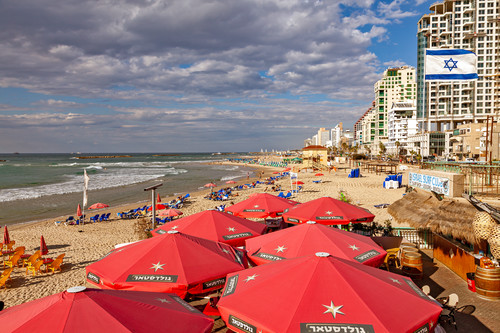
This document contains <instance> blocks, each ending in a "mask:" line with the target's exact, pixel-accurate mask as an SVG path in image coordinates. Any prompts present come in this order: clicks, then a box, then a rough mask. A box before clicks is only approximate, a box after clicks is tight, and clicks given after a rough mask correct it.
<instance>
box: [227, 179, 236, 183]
mask: <svg viewBox="0 0 500 333" xmlns="http://www.w3.org/2000/svg"><path fill="white" fill-rule="evenodd" d="M226 184H236V182H235V181H234V180H228V181H227V182H226Z"/></svg>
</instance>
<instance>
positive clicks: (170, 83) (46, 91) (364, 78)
mask: <svg viewBox="0 0 500 333" xmlns="http://www.w3.org/2000/svg"><path fill="white" fill-rule="evenodd" d="M434 2H435V0H431V1H425V0H393V1H391V0H386V1H375V0H330V1H327V0H323V1H321V0H237V1H235V0H168V1H167V0H99V1H95V0H92V1H90V0H64V1H59V0H15V1H12V0H0V153H13V152H20V153H30V152H33V153H59V152H61V153H63V152H66V153H69V152H89V153H94V152H95V153H98V152H246V151H260V150H261V149H267V150H268V151H271V150H273V149H275V150H286V149H300V148H302V146H303V141H304V139H306V138H308V137H312V136H313V135H314V134H315V133H316V132H317V130H318V129H319V128H320V127H325V128H332V127H334V126H336V125H337V124H338V123H339V122H342V123H343V125H344V129H346V128H347V129H349V128H350V129H352V126H353V124H354V123H355V122H356V121H357V120H358V119H359V118H360V117H361V116H362V115H363V114H364V112H365V111H366V110H367V109H368V108H369V107H370V105H371V102H372V100H373V99H374V93H373V84H374V83H375V82H376V81H377V80H379V79H380V78H381V77H382V74H383V72H384V70H385V69H387V68H389V67H397V66H403V65H409V66H413V67H416V65H417V60H416V59H417V54H416V53H417V51H416V49H417V42H416V33H417V22H418V20H419V19H420V18H421V17H422V15H424V14H428V13H429V6H430V5H431V4H432V3H434Z"/></svg>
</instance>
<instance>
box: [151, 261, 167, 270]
mask: <svg viewBox="0 0 500 333" xmlns="http://www.w3.org/2000/svg"><path fill="white" fill-rule="evenodd" d="M151 265H153V266H152V267H149V269H154V270H155V272H156V271H157V270H159V269H161V270H163V266H165V264H160V262H159V261H158V263H157V264H151Z"/></svg>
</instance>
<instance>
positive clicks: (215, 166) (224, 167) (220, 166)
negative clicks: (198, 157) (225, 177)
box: [212, 165, 240, 171]
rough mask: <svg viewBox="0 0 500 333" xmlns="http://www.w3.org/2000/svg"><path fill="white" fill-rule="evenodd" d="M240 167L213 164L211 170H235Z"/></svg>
mask: <svg viewBox="0 0 500 333" xmlns="http://www.w3.org/2000/svg"><path fill="white" fill-rule="evenodd" d="M239 168H240V167H239V166H238V165H213V166H212V169H213V170H224V171H236V170H238V169H239Z"/></svg>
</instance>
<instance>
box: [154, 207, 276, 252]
mask: <svg viewBox="0 0 500 333" xmlns="http://www.w3.org/2000/svg"><path fill="white" fill-rule="evenodd" d="M169 230H177V231H179V232H182V233H183V234H186V235H191V236H196V237H200V238H205V239H210V240H213V241H217V242H221V243H225V244H229V245H231V246H243V245H245V239H249V238H252V237H256V236H259V235H261V234H262V233H263V232H264V231H265V230H266V225H265V224H262V223H258V222H254V221H250V220H247V219H244V218H241V217H237V216H232V215H229V214H227V213H224V212H219V211H216V210H206V211H203V212H200V213H196V214H193V215H189V216H187V217H183V218H181V219H179V220H177V221H176V222H175V223H174V222H172V223H168V224H165V225H163V226H161V227H159V228H157V229H155V230H153V231H152V232H151V233H152V234H153V236H158V235H162V234H165V233H167V232H168V231H169Z"/></svg>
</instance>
